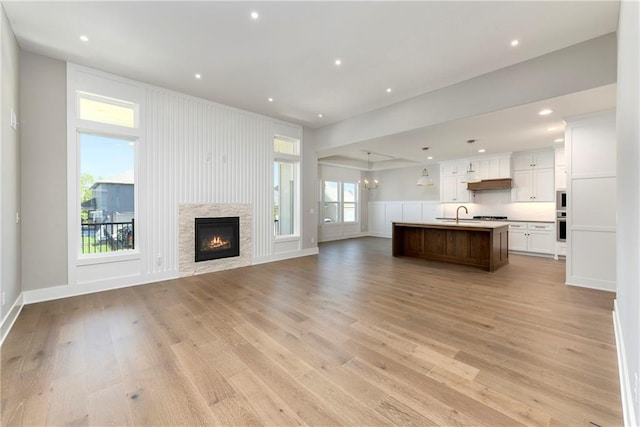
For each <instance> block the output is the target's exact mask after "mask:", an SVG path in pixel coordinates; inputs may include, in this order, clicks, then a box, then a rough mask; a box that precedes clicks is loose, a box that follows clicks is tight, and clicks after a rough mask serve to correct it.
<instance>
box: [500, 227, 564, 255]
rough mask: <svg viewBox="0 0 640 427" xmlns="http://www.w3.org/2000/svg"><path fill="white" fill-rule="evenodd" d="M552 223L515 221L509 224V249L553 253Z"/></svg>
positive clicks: (554, 243) (554, 250)
mask: <svg viewBox="0 0 640 427" xmlns="http://www.w3.org/2000/svg"><path fill="white" fill-rule="evenodd" d="M553 227H554V225H553V223H541V222H517V223H511V224H509V250H511V251H519V252H531V253H538V254H548V255H554V254H555V252H556V246H555V245H556V238H555V233H554V228H553Z"/></svg>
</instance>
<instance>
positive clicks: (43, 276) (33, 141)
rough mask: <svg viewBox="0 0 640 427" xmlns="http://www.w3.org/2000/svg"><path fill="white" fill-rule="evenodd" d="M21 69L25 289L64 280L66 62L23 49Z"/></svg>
mask: <svg viewBox="0 0 640 427" xmlns="http://www.w3.org/2000/svg"><path fill="white" fill-rule="evenodd" d="M20 70H21V71H20V105H21V108H20V111H21V120H20V122H21V135H20V139H21V143H20V144H21V147H22V153H21V154H22V158H21V162H20V164H21V177H22V191H21V194H22V223H23V225H24V227H23V230H22V258H23V259H24V260H25V262H24V263H23V265H22V285H23V289H24V290H25V291H29V290H34V289H39V288H46V287H51V286H60V285H66V284H67V283H68V279H67V252H68V251H67V241H68V238H67V172H66V171H67V115H66V111H67V106H66V105H67V101H66V93H67V92H66V84H67V80H66V63H65V62H63V61H59V60H56V59H52V58H48V57H45V56H41V55H36V54H33V53H29V52H25V51H21V52H20ZM52 249H53V250H52ZM34 266H38V268H34Z"/></svg>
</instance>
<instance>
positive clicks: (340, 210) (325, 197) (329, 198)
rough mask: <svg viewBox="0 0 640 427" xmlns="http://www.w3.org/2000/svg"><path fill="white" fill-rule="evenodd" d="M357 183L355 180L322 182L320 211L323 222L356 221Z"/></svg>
mask: <svg viewBox="0 0 640 427" xmlns="http://www.w3.org/2000/svg"><path fill="white" fill-rule="evenodd" d="M357 190H358V185H357V184H356V183H355V182H338V181H323V182H322V201H321V209H320V212H321V213H322V215H321V217H320V221H321V222H323V223H325V224H330V223H340V222H357V221H358V193H357Z"/></svg>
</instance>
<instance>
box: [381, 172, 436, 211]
mask: <svg viewBox="0 0 640 427" xmlns="http://www.w3.org/2000/svg"><path fill="white" fill-rule="evenodd" d="M425 167H426V168H427V169H428V171H429V176H430V177H431V178H432V179H433V183H434V185H433V186H432V187H420V186H417V185H416V181H417V180H418V177H420V176H421V175H422V170H423V169H424V168H425ZM375 176H376V178H378V180H379V181H380V186H379V188H378V189H377V190H375V191H370V192H369V201H372V202H379V201H393V200H421V201H438V200H440V166H439V165H438V164H437V163H436V164H430V165H427V166H415V167H409V168H403V169H389V170H382V171H376V172H375Z"/></svg>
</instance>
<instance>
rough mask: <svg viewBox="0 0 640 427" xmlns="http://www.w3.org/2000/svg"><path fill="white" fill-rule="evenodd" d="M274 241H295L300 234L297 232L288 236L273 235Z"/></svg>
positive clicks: (298, 238)
mask: <svg viewBox="0 0 640 427" xmlns="http://www.w3.org/2000/svg"><path fill="white" fill-rule="evenodd" d="M275 237H276V242H295V241H298V240H300V236H299V235H297V234H292V235H290V236H275Z"/></svg>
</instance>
